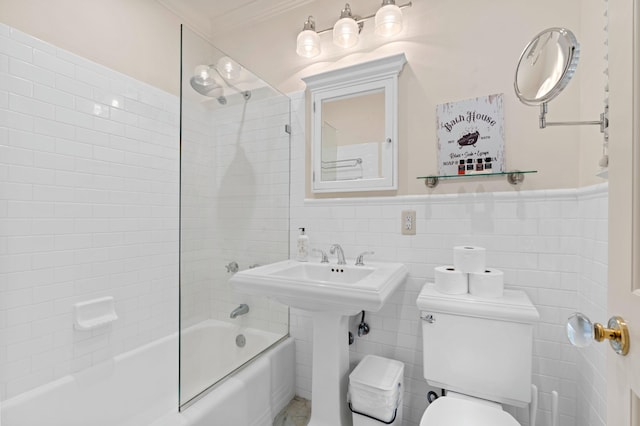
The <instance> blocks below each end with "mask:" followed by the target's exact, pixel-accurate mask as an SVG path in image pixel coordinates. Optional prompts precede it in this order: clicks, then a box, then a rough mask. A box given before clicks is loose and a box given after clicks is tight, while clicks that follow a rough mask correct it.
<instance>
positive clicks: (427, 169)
mask: <svg viewBox="0 0 640 426" xmlns="http://www.w3.org/2000/svg"><path fill="white" fill-rule="evenodd" d="M304 3H305V4H304V5H302V6H300V7H297V8H292V9H291V10H289V11H287V12H286V13H283V14H282V15H278V16H276V17H273V18H271V19H268V20H265V21H264V22H257V23H255V24H254V25H253V26H252V28H251V31H246V30H237V31H229V32H227V33H225V34H217V35H216V39H215V42H216V45H218V46H219V47H220V48H221V49H222V50H225V51H228V52H232V53H233V55H234V58H236V59H237V60H238V61H239V62H240V63H243V64H245V65H246V66H247V67H249V68H251V69H252V70H254V71H255V72H256V73H257V74H259V75H261V76H262V78H264V79H265V80H267V81H269V82H271V84H273V85H274V86H276V87H278V88H279V89H280V90H282V91H285V92H292V91H296V90H302V89H304V85H303V82H302V81H301V79H300V78H301V77H303V76H306V75H310V74H315V73H318V72H322V71H326V70H329V69H333V68H339V67H344V66H347V65H351V64H354V63H357V62H361V61H364V60H368V59H372V58H375V57H380V56H384V55H391V54H396V53H399V52H404V53H405V55H406V57H407V61H408V62H407V65H406V66H405V68H404V70H403V71H402V73H401V74H400V77H399V151H400V160H399V161H400V162H399V173H400V176H399V190H398V192H397V194H399V195H406V194H412V195H420V194H431V193H436V194H437V193H457V192H467V193H471V192H486V191H510V190H511V188H510V186H509V185H508V184H507V183H506V182H505V181H504V180H500V179H485V180H482V181H477V180H464V181H455V182H451V183H446V184H442V185H440V186H438V188H436V189H434V190H427V189H426V188H425V187H424V184H423V181H421V180H417V179H416V177H417V176H425V175H427V174H432V173H435V172H437V161H436V158H437V139H436V127H435V122H436V119H435V118H436V117H435V111H436V105H438V104H442V103H446V102H451V101H457V100H462V99H469V98H474V97H478V96H484V95H488V94H494V93H504V94H505V96H504V108H505V139H506V141H505V158H506V167H507V169H509V170H512V169H520V170H538V171H539V172H538V174H536V175H531V176H528V177H527V179H526V180H525V182H524V184H523V188H524V189H552V188H576V187H579V186H585V185H591V184H596V183H601V182H602V180H601V179H600V178H597V177H595V173H596V172H597V170H598V164H597V160H598V159H599V157H600V154H601V143H600V142H599V141H600V134H599V132H598V129H597V128H596V127H595V126H590V127H588V128H585V129H579V128H576V127H554V128H548V129H545V130H541V129H539V128H538V113H539V110H538V108H536V107H530V106H526V105H523V104H522V103H520V102H519V100H518V99H517V98H516V96H515V93H514V90H513V77H514V72H515V66H516V64H517V61H518V58H519V56H520V53H521V52H522V50H523V49H524V47H525V45H526V44H527V43H528V42H529V41H530V40H531V39H532V38H533V36H534V35H535V34H537V33H538V32H540V31H542V30H543V29H545V28H548V27H554V26H559V27H566V28H569V29H571V30H572V31H573V32H574V33H575V34H576V37H577V38H578V40H579V41H580V43H581V46H582V50H581V55H582V59H581V63H580V65H579V66H578V70H577V73H576V75H575V79H574V81H572V83H571V84H570V85H569V87H568V88H567V89H565V91H564V92H563V93H562V94H561V96H560V97H559V98H558V99H557V100H555V101H553V102H552V103H551V104H550V107H549V109H550V113H549V116H548V119H549V121H560V120H580V119H582V120H596V119H597V118H598V113H599V112H600V111H601V110H602V99H603V97H604V84H603V79H602V75H603V74H602V71H603V69H604V68H605V66H606V65H605V64H606V61H605V59H604V55H603V50H604V49H603V46H604V45H603V41H604V38H605V34H604V32H603V30H602V28H603V26H604V25H603V18H602V16H603V12H604V6H603V2H602V1H597V2H592V1H581V0H574V1H563V2H557V1H553V0H543V1H536V2H523V1H511V0H481V1H464V2H451V1H447V0H435V1H433V0H430V1H415V2H413V7H411V8H407V9H404V12H403V13H404V16H405V19H406V26H405V29H404V30H403V31H402V33H401V34H400V35H398V36H397V37H395V38H394V39H392V40H391V41H388V40H382V39H380V38H379V37H376V36H375V35H374V34H373V25H372V22H366V23H365V27H364V29H363V31H362V34H361V42H360V43H359V44H358V45H357V46H356V47H354V48H353V49H340V48H337V47H335V46H333V45H332V43H331V35H330V34H323V35H321V36H320V38H321V41H322V48H323V53H321V54H320V56H318V57H316V58H312V59H305V58H301V57H298V56H297V55H296V54H295V49H294V47H295V36H296V34H297V32H298V31H300V29H301V26H302V23H303V22H304V20H305V19H306V17H307V16H308V15H313V16H314V17H315V18H316V23H317V28H318V29H323V28H326V27H330V26H331V25H333V23H334V22H335V21H336V18H337V16H338V12H339V10H340V9H341V8H342V7H343V6H344V2H342V3H340V2H338V1H331V2H329V1H327V0H317V1H311V2H304ZM350 4H351V7H352V10H353V11H354V13H358V14H361V15H366V14H369V13H374V12H375V9H376V8H377V4H372V3H371V2H369V1H365V0H360V1H358V0H355V1H352V2H350ZM550 11H553V12H552V13H550ZM583 20H584V25H583ZM257 46H260V47H259V48H258V47H257ZM274 58H278V59H277V64H278V65H277V66H273V61H274ZM582 134H587V135H589V138H590V139H589V140H585V141H583V140H582V139H581V135H582ZM347 195H348V194H347ZM340 196H345V195H344V194H342V195H340Z"/></svg>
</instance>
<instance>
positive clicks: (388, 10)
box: [376, 2, 402, 37]
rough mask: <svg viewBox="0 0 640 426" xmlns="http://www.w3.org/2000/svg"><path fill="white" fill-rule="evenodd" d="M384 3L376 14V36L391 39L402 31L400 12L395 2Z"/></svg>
mask: <svg viewBox="0 0 640 426" xmlns="http://www.w3.org/2000/svg"><path fill="white" fill-rule="evenodd" d="M385 3H386V2H385ZM385 3H383V5H382V7H381V8H380V9H378V11H377V12H376V34H377V35H380V36H383V37H391V36H394V35H396V34H398V33H399V32H400V31H402V11H401V10H400V8H399V7H398V6H396V4H395V2H393V3H387V4H385Z"/></svg>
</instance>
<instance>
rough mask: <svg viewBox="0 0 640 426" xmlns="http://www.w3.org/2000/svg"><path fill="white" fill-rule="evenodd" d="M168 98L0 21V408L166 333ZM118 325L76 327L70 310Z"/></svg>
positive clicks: (170, 299)
mask: <svg viewBox="0 0 640 426" xmlns="http://www.w3.org/2000/svg"><path fill="white" fill-rule="evenodd" d="M178 117H179V103H178V100H177V98H176V97H175V96H172V95H170V94H167V93H165V92H162V91H160V90H158V89H156V88H154V87H151V86H148V85H146V84H143V83H141V82H139V81H135V80H133V79H131V78H129V77H127V76H124V75H122V74H120V73H117V72H114V71H112V70H109V69H107V68H105V67H103V66H100V65H97V64H95V63H93V62H90V61H88V60H85V59H83V58H81V57H78V56H76V55H73V54H71V53H69V52H67V51H64V50H62V49H58V48H56V47H54V46H51V45H50V44H46V43H44V42H42V41H40V40H37V39H35V38H32V37H30V36H28V35H26V34H24V33H21V32H20V31H17V30H15V29H12V28H9V27H7V26H4V25H0V182H1V183H0V217H1V220H0V399H5V398H8V397H12V396H15V395H17V394H19V393H21V392H24V391H26V390H29V389H32V388H35V387H37V386H39V385H42V384H45V383H48V382H50V381H52V380H54V379H57V378H60V377H62V376H64V375H67V374H70V373H72V372H75V371H79V370H82V369H85V368H87V367H90V366H92V365H95V364H97V363H99V362H102V361H105V360H108V359H110V358H112V357H113V356H115V355H117V354H119V353H122V352H126V351H128V350H130V349H133V348H136V347H138V346H140V345H143V344H145V343H147V342H150V341H153V340H156V339H158V338H159V337H161V336H166V335H168V334H170V333H173V332H176V331H177V326H178V304H177V300H178V299H177V297H178V256H177V253H178V189H179V180H178V177H179V146H178V142H177V141H178V125H179V120H178ZM103 296H114V298H115V304H116V311H117V314H118V316H119V319H118V320H117V321H116V322H115V323H113V325H110V326H107V327H103V328H101V329H96V330H95V331H83V332H79V331H74V328H73V321H74V316H73V304H74V303H76V302H80V301H85V300H89V299H94V298H97V297H103Z"/></svg>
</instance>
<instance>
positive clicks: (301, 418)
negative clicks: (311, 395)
mask: <svg viewBox="0 0 640 426" xmlns="http://www.w3.org/2000/svg"><path fill="white" fill-rule="evenodd" d="M310 418H311V401H309V400H308V399H304V398H300V397H299V396H296V397H294V398H293V399H292V400H291V402H290V403H289V405H287V406H286V407H285V408H284V409H283V410H282V411H281V412H280V413H279V414H278V415H277V416H276V418H275V419H274V420H273V426H307V424H308V423H309V419H310Z"/></svg>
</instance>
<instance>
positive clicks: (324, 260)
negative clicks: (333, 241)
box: [311, 248, 329, 263]
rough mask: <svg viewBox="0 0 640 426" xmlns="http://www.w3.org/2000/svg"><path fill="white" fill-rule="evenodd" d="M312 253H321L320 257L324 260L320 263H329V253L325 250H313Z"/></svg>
mask: <svg viewBox="0 0 640 426" xmlns="http://www.w3.org/2000/svg"><path fill="white" fill-rule="evenodd" d="M311 251H312V252H314V253H320V256H321V257H322V259H321V260H320V263H329V257H328V256H327V253H326V252H325V251H324V250H320V249H315V248H314V249H311Z"/></svg>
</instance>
